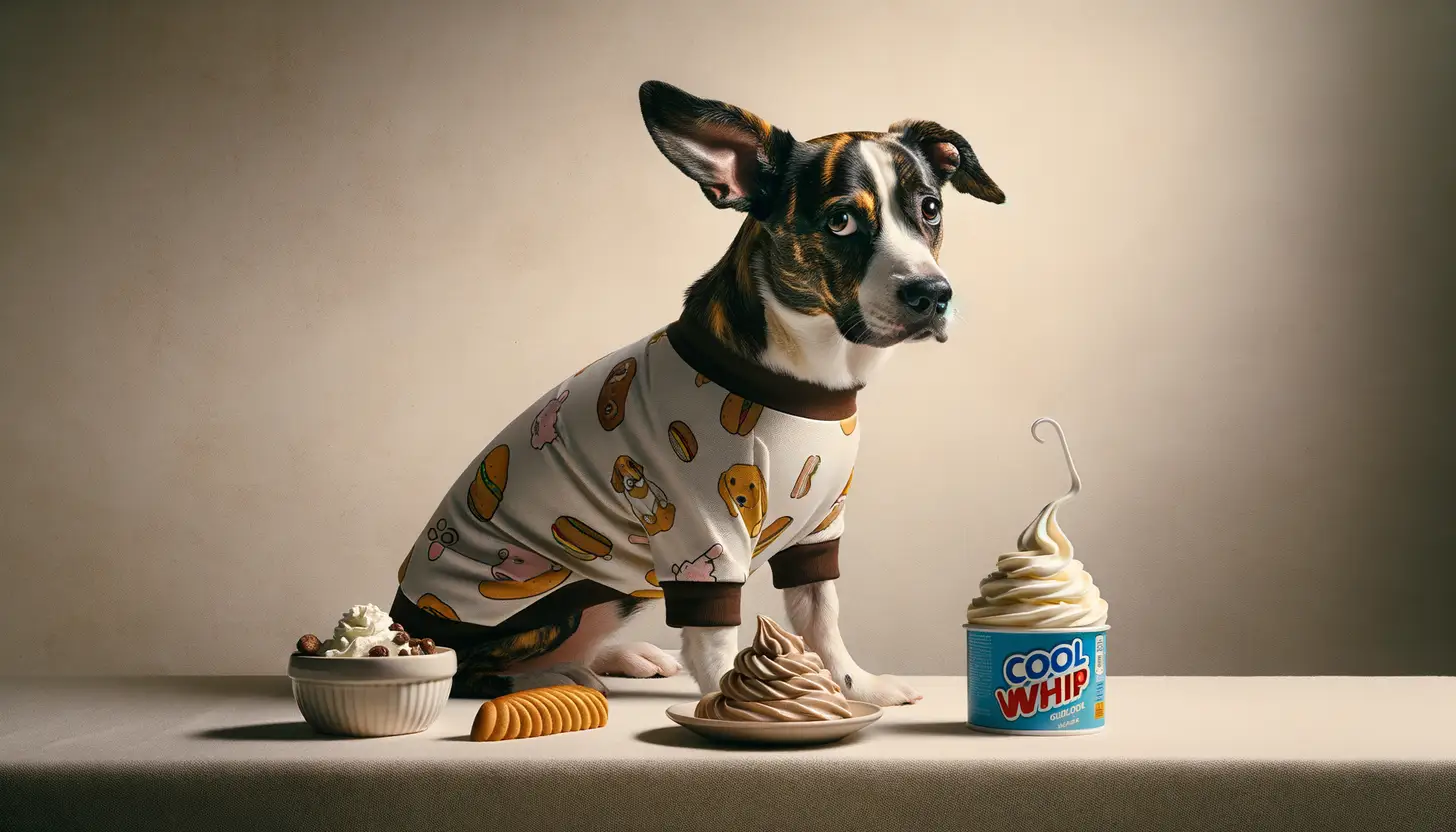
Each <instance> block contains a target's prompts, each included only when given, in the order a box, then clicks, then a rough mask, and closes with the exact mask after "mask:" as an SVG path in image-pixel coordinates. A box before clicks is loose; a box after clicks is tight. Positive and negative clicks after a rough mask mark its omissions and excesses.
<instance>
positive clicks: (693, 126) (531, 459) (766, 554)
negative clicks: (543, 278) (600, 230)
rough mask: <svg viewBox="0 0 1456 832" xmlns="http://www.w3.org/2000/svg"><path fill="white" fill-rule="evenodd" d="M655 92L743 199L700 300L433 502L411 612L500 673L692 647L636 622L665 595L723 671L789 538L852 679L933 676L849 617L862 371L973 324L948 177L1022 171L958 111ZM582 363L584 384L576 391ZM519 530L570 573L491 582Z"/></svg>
mask: <svg viewBox="0 0 1456 832" xmlns="http://www.w3.org/2000/svg"><path fill="white" fill-rule="evenodd" d="M638 103H639V107H640V110H641V114H642V118H643V122H644V124H645V126H646V128H647V132H648V135H649V136H650V137H651V139H652V141H653V143H654V145H655V146H656V148H657V149H658V150H659V151H660V152H661V154H662V155H663V156H665V157H666V158H667V160H668V161H669V162H670V163H671V164H672V165H673V166H675V167H676V168H677V169H678V170H679V171H681V172H682V173H683V174H685V175H686V176H687V177H688V178H689V179H690V180H692V181H693V182H694V183H695V184H696V185H697V187H698V188H699V189H700V190H701V192H702V193H703V195H704V196H705V197H706V198H707V200H708V202H709V203H710V204H711V205H713V206H714V207H716V208H719V209H727V210H733V211H738V212H741V213H743V214H744V215H745V216H744V219H743V222H742V225H741V226H740V227H739V230H738V232H737V235H736V236H735V238H734V239H733V241H732V243H731V244H730V245H729V247H728V249H727V251H726V252H724V254H723V255H722V256H721V257H720V258H719V259H718V260H717V262H716V264H715V265H713V266H712V267H711V268H710V269H708V270H707V271H706V272H705V273H703V274H702V276H701V277H699V278H698V279H697V280H696V281H694V282H693V283H692V284H691V286H689V287H688V289H687V290H686V292H685V294H684V297H683V303H682V311H681V315H680V317H679V318H678V320H677V321H675V322H674V323H673V324H671V325H669V326H668V327H667V328H666V329H664V330H662V331H659V332H656V333H654V334H653V335H652V336H651V338H650V339H648V338H644V339H642V340H641V341H639V342H637V343H635V344H633V345H631V346H630V347H627V348H623V349H622V350H619V351H618V352H616V353H613V354H612V355H610V356H606V357H604V358H601V359H598V360H597V361H595V362H593V363H592V364H589V365H587V366H586V367H585V368H583V369H582V370H581V371H579V372H578V373H577V374H576V375H574V376H573V377H572V378H569V379H567V380H566V381H565V382H563V383H562V386H560V387H558V388H557V389H555V390H552V391H550V392H548V393H546V394H545V395H544V396H543V397H542V398H541V399H540V400H538V401H537V402H536V403H534V404H533V405H532V406H531V407H530V408H528V409H526V410H525V411H523V413H522V415H521V416H520V417H518V419H517V420H516V421H514V422H512V423H511V425H509V426H508V427H507V428H506V429H505V430H503V431H502V433H501V435H500V436H499V437H497V440H496V442H495V443H494V444H495V447H493V448H491V449H490V451H488V452H486V453H484V454H483V455H482V456H480V457H477V458H476V460H475V462H473V463H472V465H471V467H470V468H468V469H467V470H466V471H465V473H464V474H462V475H461V477H460V478H459V479H458V480H457V481H456V483H455V485H454V486H453V487H452V489H451V490H450V492H449V493H448V494H447V496H446V497H445V498H444V500H442V502H441V506H440V510H439V512H438V513H437V514H436V515H434V516H432V518H431V521H430V522H431V524H432V526H431V527H430V528H434V527H435V526H436V525H438V524H437V522H436V517H438V518H441V519H440V520H439V522H442V523H443V522H448V523H450V524H451V525H450V528H451V529H452V530H453V531H455V532H456V533H457V534H458V537H459V541H458V542H456V543H455V544H454V546H453V547H452V548H451V549H450V550H449V551H447V552H445V554H444V555H443V556H441V557H439V558H438V559H435V560H431V559H429V558H428V557H424V556H420V557H416V553H422V554H423V553H426V552H427V551H428V547H429V545H430V540H429V539H428V536H427V535H426V534H424V533H422V534H421V536H420V538H419V539H418V540H417V542H416V548H415V549H413V550H411V554H410V555H409V556H408V557H407V558H406V561H405V563H404V564H402V565H401V567H400V570H399V574H400V577H401V583H400V591H399V593H397V595H396V598H395V603H394V605H393V607H392V608H391V615H392V616H393V617H394V618H395V619H396V620H398V621H399V622H400V623H402V624H403V625H404V626H405V628H406V629H407V630H408V631H409V632H410V633H411V634H413V635H416V636H417V637H426V636H428V637H431V638H434V639H435V641H436V643H437V644H440V645H444V646H448V647H452V648H454V649H456V650H457V651H458V653H459V657H458V665H459V668H460V670H459V671H458V673H457V676H456V679H455V684H454V686H453V691H454V695H457V696H471V697H491V696H497V695H501V694H504V693H509V692H511V691H515V690H522V689H529V688H532V687H539V686H543V685H551V684H568V683H570V684H585V685H590V686H593V687H597V688H599V689H601V688H603V687H604V686H603V684H602V682H601V679H600V675H627V676H655V675H672V674H674V673H676V672H678V671H679V670H680V669H681V668H680V667H679V666H678V664H677V663H676V662H675V661H674V660H673V659H672V658H671V657H669V656H668V655H666V654H665V653H664V652H663V651H662V650H660V649H659V648H657V647H655V646H653V645H649V644H642V643H638V644H612V643H610V638H611V635H612V634H613V633H614V632H615V631H616V630H617V629H619V628H620V626H621V625H622V623H623V622H624V621H626V620H627V619H628V618H629V617H631V616H632V615H634V614H636V613H637V612H638V611H639V610H640V609H641V608H642V606H643V605H644V604H649V603H656V601H653V600H651V599H653V598H656V597H662V598H663V599H664V601H665V609H666V614H667V621H668V624H669V625H670V626H674V627H680V628H681V629H682V647H683V650H682V663H683V665H685V666H686V669H687V671H688V672H689V673H690V674H691V675H692V677H693V678H694V680H695V681H696V682H697V685H698V688H699V690H700V691H701V692H702V693H704V694H707V693H710V692H713V691H715V690H717V688H718V681H719V679H720V678H721V677H722V675H723V674H724V673H725V672H726V671H727V670H729V669H730V668H731V667H732V663H733V659H734V656H735V654H736V653H737V645H738V627H739V623H740V622H739V616H738V611H737V601H738V598H739V595H738V593H739V590H740V589H741V586H742V583H743V581H745V580H747V578H748V575H749V574H750V573H751V572H752V570H753V569H754V568H756V566H757V565H759V564H760V563H764V562H767V563H768V564H769V565H770V567H771V568H772V570H773V572H774V584H775V586H777V587H780V588H782V590H783V592H784V595H785V605H786V608H787V611H788V617H789V620H790V622H791V624H792V625H793V628H794V629H795V630H796V631H797V632H798V633H799V634H800V635H801V636H802V637H803V638H804V639H805V641H806V642H807V644H808V646H809V647H810V649H812V650H814V651H815V652H817V653H818V654H819V655H820V656H821V657H822V658H823V660H824V663H825V666H826V667H827V669H828V670H829V672H830V674H831V675H832V676H833V677H834V679H835V680H836V681H837V682H838V683H839V684H840V686H841V688H842V689H843V690H844V692H845V695H846V696H848V697H849V698H851V699H856V700H860V701H864V702H870V703H874V704H877V705H897V704H906V703H911V702H915V701H917V700H918V699H919V698H920V697H919V694H918V693H916V692H915V691H914V690H912V689H911V688H910V687H909V686H908V685H907V684H905V683H904V682H903V681H901V680H899V679H897V678H895V677H893V676H889V675H876V674H872V673H870V672H868V671H866V670H865V669H864V668H862V667H861V666H860V665H859V664H858V663H857V662H856V661H855V659H854V658H853V657H852V656H851V654H850V652H849V650H848V648H847V647H846V646H845V643H844V640H843V638H842V637H841V635H840V631H839V599H838V595H837V593H836V591H835V584H834V579H835V578H837V577H838V574H839V571H838V569H839V567H838V543H839V535H840V533H841V531H842V529H843V524H844V514H845V511H844V509H845V505H846V496H847V494H848V493H849V486H850V482H851V481H852V479H853V460H854V456H855V454H856V453H857V449H858V443H859V441H860V436H861V434H863V433H864V431H863V430H859V429H857V426H858V425H859V420H858V418H857V415H856V413H857V411H856V409H855V406H854V397H855V393H856V391H858V390H859V389H861V388H863V387H864V386H865V385H866V384H867V383H868V382H869V381H870V379H871V378H872V377H873V376H874V375H875V373H876V372H877V371H878V370H879V368H880V367H881V366H882V365H883V364H884V363H885V360H886V359H887V358H888V357H889V355H890V354H891V353H892V352H893V351H894V350H895V349H896V348H897V347H898V346H899V345H902V344H906V343H912V342H924V341H932V340H933V341H936V342H945V341H946V340H947V339H948V337H949V328H950V324H951V321H952V318H953V317H954V314H955V313H954V309H953V308H952V306H951V301H952V288H951V283H950V281H949V279H948V278H947V277H946V275H945V273H944V272H943V271H942V270H941V268H940V265H939V254H940V250H941V245H942V243H943V241H944V236H945V228H944V223H943V217H942V211H941V198H942V195H943V192H944V189H945V186H946V185H950V186H951V188H952V189H954V190H955V191H957V192H960V193H964V194H968V195H969V196H972V197H975V198H976V199H979V200H982V201H985V202H988V203H992V204H999V203H1002V202H1004V201H1005V196H1004V195H1003V193H1002V191H1001V189H1000V188H999V187H998V186H997V185H996V183H995V182H993V181H992V180H991V178H990V176H989V175H988V174H987V173H986V171H985V170H984V168H983V167H982V166H981V163H980V160H979V159H978V158H977V156H976V154H975V152H974V151H973V150H972V149H971V146H970V144H969V143H968V142H967V141H966V140H965V138H963V137H962V136H961V135H960V134H959V133H957V132H955V131H953V130H951V129H948V128H946V127H942V126H941V125H940V124H937V123H935V122H932V121H923V120H909V121H901V122H897V123H895V124H892V125H890V127H889V128H888V129H887V130H885V131H883V132H868V131H856V132H845V133H835V134H831V135H827V136H822V137H819V138H815V139H810V140H807V141H801V140H799V139H796V138H795V137H794V136H793V135H791V134H790V133H789V132H788V131H787V130H785V129H782V128H780V127H777V126H774V125H772V124H770V123H769V122H768V121H765V120H764V119H762V118H760V117H758V116H756V115H754V114H752V113H750V112H748V111H747V110H744V109H742V108H740V107H737V106H733V105H730V104H727V103H724V102H722V101H717V100H711V99H705V98H700V97H697V96H695V95H692V94H690V93H688V92H686V91H684V90H682V89H679V88H677V87H675V86H672V85H671V84H667V83H665V82H661V81H648V82H646V83H644V84H642V85H641V87H640V88H639V90H638ZM573 385H575V386H581V387H583V388H584V390H583V392H582V393H581V394H578V395H576V396H571V397H570V398H569V399H568V397H567V395H566V394H567V392H568V388H569V387H571V386H573ZM593 393H596V394H597V395H596V398H595V401H594V405H595V406H594V407H593V400H592V394H593ZM666 411H671V412H670V413H669V412H666ZM669 422H671V423H672V425H673V427H672V429H671V430H669V429H668V424H669ZM826 426H827V427H826ZM687 437H691V438H692V441H691V442H688V441H686V438H687ZM511 445H515V446H516V449H515V450H514V452H513V451H512V449H511V447H510V446H511ZM527 446H529V448H528V447H527ZM674 454H675V455H674ZM614 457H615V462H614V463H609V460H612V459H613V458H614ZM769 458H772V459H777V460H782V461H780V462H779V463H778V464H774V465H772V466H770V465H769V464H768V460H769ZM598 465H599V466H600V467H597V466H598ZM608 470H609V471H610V473H609V474H608V473H607V471H608ZM648 471H651V472H652V478H651V479H650V480H649V478H648V474H647V472H648ZM801 471H809V472H810V474H811V476H805V475H802V474H801ZM598 472H600V473H598ZM599 476H600V477H601V479H597V477H599ZM796 476H797V477H798V479H797V481H796V480H795V479H794V478H795V477H796ZM608 481H609V483H610V491H609V490H608ZM715 482H716V484H717V491H718V493H717V495H716V496H715V495H714V494H713V484H714V483H715ZM668 494H671V495H672V500H669V498H668ZM614 495H615V496H614ZM614 501H615V502H614ZM674 502H676V506H674V505H673V503H674ZM467 507H468V509H469V510H468V511H467V510H466V508H467ZM669 509H673V512H674V513H675V518H676V519H675V521H674V519H673V517H674V513H668V510H669ZM769 517H774V519H773V521H772V523H768V524H766V523H765V521H766V519H767V518H769ZM654 529H655V531H654ZM644 532H645V534H644ZM512 546H513V547H517V548H519V549H522V550H526V551H530V552H533V553H538V554H540V555H541V556H542V557H543V558H545V559H546V560H549V561H550V562H551V563H552V564H555V565H556V566H557V567H559V568H554V569H550V570H549V571H548V572H545V573H543V574H545V575H547V576H549V577H550V578H551V580H552V581H554V583H551V584H550V585H549V586H547V585H546V584H544V583H543V584H541V585H540V587H539V591H538V588H537V587H536V586H535V585H533V586H532V587H531V588H530V589H529V590H515V589H514V588H513V585H511V584H504V585H501V587H497V588H493V589H492V590H491V592H492V593H493V594H491V593H487V591H486V589H487V587H489V586H491V582H490V581H488V580H482V581H480V582H479V583H480V591H479V592H476V591H475V589H474V582H475V578H476V577H480V576H483V577H485V578H489V577H490V574H489V573H488V571H482V570H487V569H488V568H490V565H491V563H492V561H495V562H496V563H495V568H497V569H499V556H498V552H499V551H501V550H502V549H503V548H506V547H512ZM481 553H483V554H481ZM760 556H761V557H760ZM648 558H650V559H651V560H648ZM411 563H414V564H416V565H415V566H414V567H413V568H409V567H410V564H411ZM654 564H655V566H654ZM649 566H652V567H653V568H651V569H648V568H647V567H649ZM543 568H547V567H545V566H544V565H543V564H542V563H535V564H534V565H533V566H532V569H531V571H537V570H540V569H543ZM644 574H645V575H646V578H644ZM461 576H463V579H462V578H461ZM654 576H656V577H661V578H662V580H661V582H660V585H659V583H658V581H657V580H656V579H655V577H654ZM669 576H671V577H669ZM532 580H539V576H538V578H533V579H532ZM638 584H641V586H638ZM507 589H510V591H507ZM482 596H484V598H482ZM507 596H508V597H507ZM492 605H496V606H492Z"/></svg>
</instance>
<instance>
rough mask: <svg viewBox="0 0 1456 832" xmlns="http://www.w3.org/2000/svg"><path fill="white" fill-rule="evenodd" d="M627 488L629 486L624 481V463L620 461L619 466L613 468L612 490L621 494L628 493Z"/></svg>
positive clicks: (618, 461)
mask: <svg viewBox="0 0 1456 832" xmlns="http://www.w3.org/2000/svg"><path fill="white" fill-rule="evenodd" d="M626 488H627V484H626V483H625V482H623V481H622V461H621V460H620V459H619V460H617V464H616V465H613V466H612V490H613V491H615V492H617V493H618V494H621V493H623V492H624V491H626Z"/></svg>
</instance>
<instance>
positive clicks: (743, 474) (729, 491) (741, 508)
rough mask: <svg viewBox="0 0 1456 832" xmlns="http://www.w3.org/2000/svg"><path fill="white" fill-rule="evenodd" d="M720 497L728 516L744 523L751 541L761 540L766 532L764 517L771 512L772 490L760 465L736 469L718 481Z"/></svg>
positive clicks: (734, 466) (732, 468) (736, 466)
mask: <svg viewBox="0 0 1456 832" xmlns="http://www.w3.org/2000/svg"><path fill="white" fill-rule="evenodd" d="M718 496H719V497H722V498H723V505H725V506H727V507H728V513H729V514H731V515H733V516H734V517H741V518H742V519H743V526H744V528H746V529H748V534H749V536H750V537H758V533H759V532H760V531H762V529H763V515H764V512H766V511H768V489H766V488H765V487H764V484H763V473H762V472H761V471H759V470H758V466H757V465H744V464H741V463H740V464H738V465H733V466H731V467H729V468H728V470H727V471H724V472H723V474H722V475H721V476H719V477H718Z"/></svg>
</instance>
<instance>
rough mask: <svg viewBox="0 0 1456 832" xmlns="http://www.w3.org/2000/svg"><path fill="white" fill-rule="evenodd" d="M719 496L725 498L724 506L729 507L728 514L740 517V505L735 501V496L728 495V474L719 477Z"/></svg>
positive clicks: (724, 473)
mask: <svg viewBox="0 0 1456 832" xmlns="http://www.w3.org/2000/svg"><path fill="white" fill-rule="evenodd" d="M718 496H719V497H722V498H723V504H724V505H726V506H728V513H729V514H731V515H733V516H734V517H737V516H738V504H737V503H735V502H734V501H733V495H732V494H730V493H728V472H727V471H724V472H723V473H721V474H719V475H718Z"/></svg>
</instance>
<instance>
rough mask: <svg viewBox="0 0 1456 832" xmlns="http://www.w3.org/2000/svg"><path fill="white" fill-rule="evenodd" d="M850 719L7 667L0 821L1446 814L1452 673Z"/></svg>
mask: <svg viewBox="0 0 1456 832" xmlns="http://www.w3.org/2000/svg"><path fill="white" fill-rule="evenodd" d="M913 681H914V683H915V684H916V685H917V686H918V687H919V689H920V690H921V692H922V693H924V694H925V700H924V701H923V702H921V703H920V704H917V705H914V706H911V707H903V708H896V709H893V710H891V711H889V712H888V713H887V714H886V715H885V717H884V718H883V719H882V720H880V722H879V723H877V724H876V725H875V726H873V727H871V728H870V729H868V730H866V731H864V732H862V733H861V734H859V735H857V736H856V737H855V738H853V739H851V740H847V741H845V742H843V743H840V744H837V745H833V746H828V747H821V748H813V749H797V750H744V749H734V748H720V747H715V746H711V745H709V744H708V743H707V742H705V741H702V740H700V739H698V738H697V737H696V736H695V735H693V734H690V733H688V732H687V731H686V730H685V729H683V728H679V727H677V726H675V725H673V724H672V723H671V722H669V721H668V720H667V718H666V716H665V715H664V714H663V710H664V709H665V708H666V707H667V706H668V705H670V704H672V703H674V702H678V701H684V700H688V699H691V695H690V693H689V690H690V683H689V682H688V681H687V680H686V679H682V678H676V679H657V680H642V681H637V680H611V683H612V686H613V692H612V694H611V697H610V703H611V717H610V724H609V725H608V726H607V727H606V728H604V729H601V730H598V731H590V732H583V733H578V734H566V735H560V736H555V737H547V738H541V739H535V740H517V741H512V742H501V743H473V742H469V741H468V740H466V738H465V735H466V734H467V733H468V731H469V728H470V723H471V720H472V718H473V717H474V712H475V707H474V706H473V705H472V703H471V702H468V701H452V702H451V704H450V706H449V708H448V709H447V710H446V712H445V714H444V715H443V716H442V717H441V718H440V720H439V721H438V722H437V723H436V724H435V725H434V726H433V727H432V728H431V729H430V730H429V731H427V732H426V733H424V734H419V735H415V736H410V737H393V738H386V739H370V740H351V739H331V738H326V737H322V736H319V735H316V734H315V733H314V732H313V731H312V730H311V729H310V728H308V726H306V725H305V724H304V723H303V722H302V721H301V718H300V717H299V715H298V711H297V709H296V708H295V707H294V704H293V701H292V699H291V697H290V694H289V688H288V682H287V680H286V679H282V678H277V679H273V678H269V679H258V678H216V679H193V678H171V679H143V680H58V679H48V680H21V679H7V680H0V828H3V829H7V830H9V829H16V830H21V829H26V830H28V829H46V830H52V829H54V830H59V829H82V828H94V829H264V830H270V832H271V830H279V829H290V828H298V829H318V830H339V831H340V832H343V831H344V830H350V831H351V832H352V830H361V829H401V830H403V829H416V830H422V832H423V831H425V830H429V831H430V832H433V830H445V829H501V830H508V829H509V830H535V829H542V830H557V829H559V830H570V832H578V831H579V832H588V830H590V831H591V832H596V830H611V829H633V830H648V829H670V830H687V829H713V830H733V832H744V831H746V830H757V829H763V830H794V829H814V828H825V829H835V830H858V829H868V830H876V832H878V831H879V830H897V829H904V830H929V829H995V830H1007V829H1013V828H1014V829H1017V830H1032V829H1057V830H1067V829H1079V828H1095V829H1105V830H1112V829H1127V830H1183V829H1230V830H1240V832H1250V831H1251V830H1261V829H1280V830H1288V829H1358V830H1361V832H1377V831H1383V830H1405V829H1411V830H1416V829H1419V830H1440V829H1456V820H1453V817H1456V679H1453V678H1446V677H1442V678H1432V677H1424V678H1421V677H1411V678H1156V677H1114V678H1113V679H1111V680H1110V681H1109V691H1108V694H1109V695H1108V711H1107V720H1108V728H1107V730H1106V731H1105V732H1103V733H1101V734H1095V735H1088V736H1081V737H1055V738H1045V739H1043V738H1035V739H1030V738H1021V737H994V736H987V735H981V734H975V733H971V732H970V731H968V730H967V729H966V728H965V725H964V718H965V682H964V680H963V679H958V678H947V677H921V678H916V679H914V680H913Z"/></svg>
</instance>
